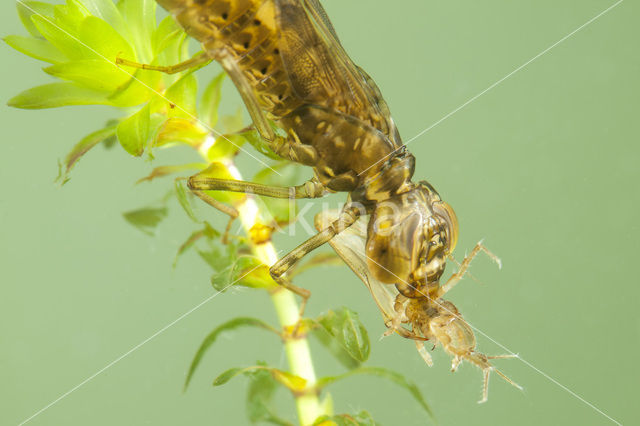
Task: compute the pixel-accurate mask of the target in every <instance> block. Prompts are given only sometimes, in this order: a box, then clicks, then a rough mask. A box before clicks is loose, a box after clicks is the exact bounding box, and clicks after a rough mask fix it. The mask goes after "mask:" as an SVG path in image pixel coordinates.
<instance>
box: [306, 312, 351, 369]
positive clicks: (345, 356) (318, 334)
mask: <svg viewBox="0 0 640 426" xmlns="http://www.w3.org/2000/svg"><path fill="white" fill-rule="evenodd" d="M310 321H311V322H312V324H314V325H319V324H318V323H317V322H315V321H313V320H310ZM311 333H312V334H313V336H314V337H315V338H316V339H318V341H319V342H320V343H321V344H322V346H324V347H325V348H326V349H327V350H328V351H329V352H330V353H331V355H333V357H334V358H335V359H336V360H337V361H338V362H339V363H340V364H342V365H343V366H344V367H345V368H347V369H348V370H353V369H354V368H358V367H360V365H362V363H361V362H360V361H358V360H356V359H355V358H353V357H352V356H351V355H349V353H348V352H347V351H346V349H345V348H344V347H343V346H342V344H340V342H339V341H338V339H336V338H334V337H333V336H332V335H331V334H329V332H327V330H325V329H324V328H323V327H322V326H317V327H313V328H312V329H311Z"/></svg>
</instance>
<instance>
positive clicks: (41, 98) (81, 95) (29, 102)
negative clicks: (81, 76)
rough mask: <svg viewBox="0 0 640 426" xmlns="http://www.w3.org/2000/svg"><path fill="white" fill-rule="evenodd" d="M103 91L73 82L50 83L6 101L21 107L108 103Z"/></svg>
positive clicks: (40, 107)
mask: <svg viewBox="0 0 640 426" xmlns="http://www.w3.org/2000/svg"><path fill="white" fill-rule="evenodd" d="M110 104H111V102H110V101H109V99H107V97H106V96H105V94H104V92H100V91H98V90H93V89H88V88H85V87H80V86H78V85H76V84H74V83H50V84H44V85H42V86H36V87H32V88H31V89H28V90H25V91H24V92H22V93H20V94H19V95H17V96H14V97H13V98H11V99H10V100H9V102H7V105H9V106H11V107H14V108H22V109H44V108H59V107H64V106H70V105H110Z"/></svg>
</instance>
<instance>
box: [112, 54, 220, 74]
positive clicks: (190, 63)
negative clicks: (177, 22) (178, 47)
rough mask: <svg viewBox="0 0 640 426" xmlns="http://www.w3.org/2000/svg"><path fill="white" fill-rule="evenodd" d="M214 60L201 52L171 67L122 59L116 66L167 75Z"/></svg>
mask: <svg viewBox="0 0 640 426" xmlns="http://www.w3.org/2000/svg"><path fill="white" fill-rule="evenodd" d="M211 61H212V59H211V58H209V57H208V56H207V55H205V54H204V52H200V53H198V54H197V55H195V56H194V57H193V58H191V59H188V60H186V61H184V62H180V63H179V64H175V65H169V66H160V65H149V64H140V63H138V62H133V61H130V60H128V59H123V58H120V57H117V58H116V64H118V65H124V66H127V67H133V68H139V69H142V70H151V71H159V72H163V73H165V74H176V73H179V72H181V71H185V70H188V69H191V68H194V67H197V66H200V65H204V64H207V63H209V62H211Z"/></svg>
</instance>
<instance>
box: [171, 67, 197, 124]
mask: <svg viewBox="0 0 640 426" xmlns="http://www.w3.org/2000/svg"><path fill="white" fill-rule="evenodd" d="M197 94H198V80H197V79H196V77H195V76H194V75H193V74H192V73H188V74H185V75H184V76H183V77H181V78H180V79H179V80H178V81H176V82H175V83H174V84H173V85H171V87H169V88H168V89H167V91H166V92H165V94H164V95H165V98H166V100H167V102H169V105H170V108H169V114H168V115H169V117H179V118H185V119H191V120H194V119H196V118H197V114H198V111H197V110H196V102H197Z"/></svg>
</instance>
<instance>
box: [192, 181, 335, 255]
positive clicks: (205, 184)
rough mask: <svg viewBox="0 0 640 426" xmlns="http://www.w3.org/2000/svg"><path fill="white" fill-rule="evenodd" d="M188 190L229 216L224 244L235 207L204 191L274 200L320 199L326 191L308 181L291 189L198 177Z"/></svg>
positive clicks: (236, 215)
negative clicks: (238, 193)
mask: <svg viewBox="0 0 640 426" xmlns="http://www.w3.org/2000/svg"><path fill="white" fill-rule="evenodd" d="M187 186H188V187H189V189H190V190H191V191H192V192H193V193H194V194H195V195H197V196H198V197H199V198H200V199H201V200H202V201H204V202H205V203H207V204H209V205H210V206H211V207H213V208H215V209H217V210H220V211H221V212H222V213H224V214H226V215H228V216H229V218H230V219H229V223H228V224H227V228H226V229H225V232H224V235H223V236H222V242H223V243H225V244H226V242H227V241H228V237H229V231H230V230H231V225H232V223H233V221H234V220H235V219H236V218H237V217H238V210H236V208H235V207H233V206H229V205H227V204H225V203H222V202H220V201H218V200H216V199H215V198H213V197H211V196H210V195H208V194H206V193H205V192H204V191H231V192H242V193H244V194H257V195H264V196H267V197H274V198H290V199H293V198H317V197H322V196H323V195H324V194H325V192H326V190H325V188H324V186H323V185H322V184H321V183H320V182H318V181H316V180H313V179H312V180H309V181H307V182H305V183H303V184H302V185H298V186H292V187H279V186H269V185H262V184H259V183H253V182H244V181H237V180H230V179H215V178H207V177H202V176H198V175H194V176H191V177H190V178H189V180H188V181H187Z"/></svg>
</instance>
